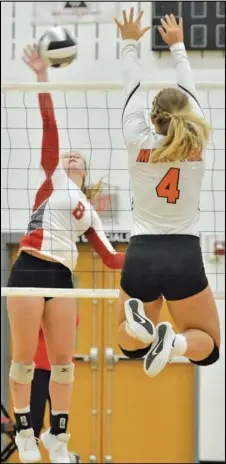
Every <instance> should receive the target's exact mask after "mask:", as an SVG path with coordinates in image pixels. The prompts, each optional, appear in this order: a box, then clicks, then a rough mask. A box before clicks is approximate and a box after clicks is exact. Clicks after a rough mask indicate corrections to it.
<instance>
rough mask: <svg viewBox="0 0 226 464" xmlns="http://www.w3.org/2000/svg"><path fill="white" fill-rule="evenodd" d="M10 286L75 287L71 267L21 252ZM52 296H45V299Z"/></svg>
mask: <svg viewBox="0 0 226 464" xmlns="http://www.w3.org/2000/svg"><path fill="white" fill-rule="evenodd" d="M8 287H35V288H73V283H72V274H71V271H70V269H68V268H67V267H66V266H64V265H63V264H61V263H56V262H51V261H45V260H44V259H40V258H37V257H36V256H32V255H29V254H28V253H25V252H23V251H22V252H21V253H20V255H19V256H18V258H17V259H16V261H15V263H14V264H13V267H12V270H11V274H10V276H9V280H8ZM48 300H51V298H48V297H45V301H48Z"/></svg>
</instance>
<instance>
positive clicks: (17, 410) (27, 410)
mask: <svg viewBox="0 0 226 464" xmlns="http://www.w3.org/2000/svg"><path fill="white" fill-rule="evenodd" d="M14 412H15V413H16V414H27V413H28V412H30V406H27V407H26V408H22V409H17V408H14Z"/></svg>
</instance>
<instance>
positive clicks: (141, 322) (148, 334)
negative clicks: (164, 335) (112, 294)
mask: <svg viewBox="0 0 226 464" xmlns="http://www.w3.org/2000/svg"><path fill="white" fill-rule="evenodd" d="M125 314H126V331H127V333H128V334H129V335H130V336H131V337H134V338H137V339H138V340H140V341H141V342H143V343H152V342H153V341H154V340H155V337H156V329H155V326H154V324H153V323H152V321H151V320H150V319H148V318H147V316H146V314H145V312H144V305H143V303H142V301H141V300H137V299H136V298H131V299H130V300H127V301H125Z"/></svg>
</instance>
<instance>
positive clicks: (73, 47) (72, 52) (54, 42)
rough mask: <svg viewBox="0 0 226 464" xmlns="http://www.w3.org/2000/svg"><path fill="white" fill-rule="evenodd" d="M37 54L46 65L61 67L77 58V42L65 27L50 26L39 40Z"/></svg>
mask: <svg viewBox="0 0 226 464" xmlns="http://www.w3.org/2000/svg"><path fill="white" fill-rule="evenodd" d="M39 54H40V56H41V57H42V58H43V59H44V60H45V62H46V63H47V64H48V66H52V67H53V68H63V67H65V66H68V65H69V64H71V63H72V61H74V60H75V59H76V58H77V54H78V43H77V41H76V39H75V38H74V37H72V36H71V35H70V34H69V32H68V31H67V30H66V29H65V28H63V27H60V26H57V27H52V28H51V29H49V30H48V31H47V32H45V34H44V35H43V36H42V37H41V39H40V40H39Z"/></svg>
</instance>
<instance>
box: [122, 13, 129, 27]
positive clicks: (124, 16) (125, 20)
mask: <svg viewBox="0 0 226 464" xmlns="http://www.w3.org/2000/svg"><path fill="white" fill-rule="evenodd" d="M122 16H123V19H124V24H127V23H128V21H127V16H126V11H125V10H123V11H122Z"/></svg>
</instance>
